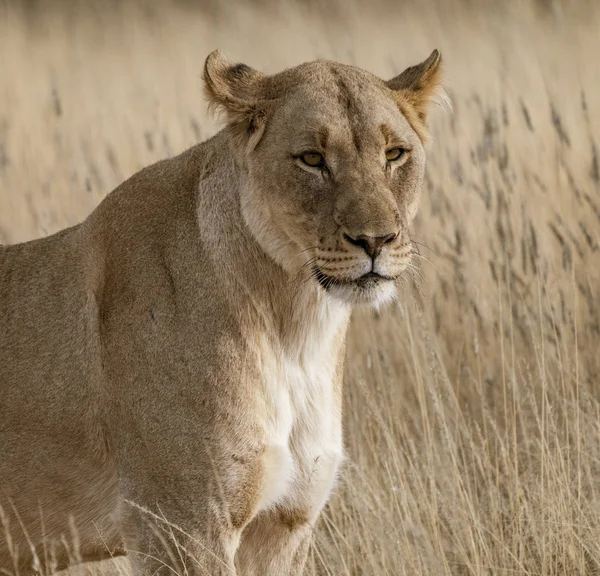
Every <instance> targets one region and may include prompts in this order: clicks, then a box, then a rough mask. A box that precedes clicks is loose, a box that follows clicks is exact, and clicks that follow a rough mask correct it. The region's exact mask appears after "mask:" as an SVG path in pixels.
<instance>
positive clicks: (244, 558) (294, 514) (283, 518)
mask: <svg viewBox="0 0 600 576" xmlns="http://www.w3.org/2000/svg"><path fill="white" fill-rule="evenodd" d="M311 537H312V523H311V522H310V520H309V517H308V512H307V511H305V510H301V509H293V508H282V507H277V508H276V509H274V510H267V511H264V512H262V513H261V514H259V515H258V516H257V517H256V518H255V519H254V520H253V521H252V522H251V523H250V524H249V525H248V527H247V528H246V530H245V531H244V534H243V537H242V542H241V544H240V548H239V550H238V553H237V556H236V565H237V567H238V571H239V575H240V576H301V575H302V574H303V573H304V565H305V564H306V559H307V556H308V550H309V547H310V542H311Z"/></svg>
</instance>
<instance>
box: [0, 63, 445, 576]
mask: <svg viewBox="0 0 600 576" xmlns="http://www.w3.org/2000/svg"><path fill="white" fill-rule="evenodd" d="M439 64H440V58H439V55H438V54H437V53H436V52H435V53H434V54H433V55H432V57H430V59H428V60H427V61H425V62H424V63H423V64H421V65H419V66H417V67H413V68H409V69H408V71H407V72H405V73H404V74H403V75H400V76H398V77H396V78H395V79H392V80H390V81H389V82H387V83H386V82H384V81H382V80H380V79H378V78H376V77H375V76H373V75H371V74H369V73H367V72H365V71H363V70H360V69H357V68H353V67H350V66H344V65H341V64H337V63H333V62H326V61H318V62H312V63H307V64H303V65H301V66H298V67H297V68H294V69H291V70H286V71H284V72H282V73H280V74H276V75H274V76H270V77H269V76H265V75H263V74H261V73H259V72H256V71H254V70H252V69H250V68H248V67H246V66H243V65H234V64H233V63H231V62H229V61H228V60H227V59H226V58H225V57H224V56H223V55H221V54H220V53H218V52H217V53H213V54H211V55H210V56H209V58H208V59H207V62H206V66H205V81H206V92H207V95H208V97H209V99H210V101H211V102H212V103H213V104H214V105H215V106H217V107H219V108H220V109H222V110H223V111H224V112H225V114H226V117H227V122H228V125H227V127H226V128H225V129H224V130H223V131H221V132H220V133H219V134H217V135H216V136H215V137H213V138H212V139H210V140H208V141H207V142H204V143H202V144H200V145H198V146H196V147H194V148H192V149H190V150H188V151H187V152H185V153H183V154H181V155H180V156H178V157H176V158H173V159H170V160H165V161H163V162H159V163H158V164H155V165H153V166H150V167H149V168H146V169H144V170H142V171H141V172H139V173H138V174H136V175H134V176H133V177H132V178H130V179H129V180H127V181H126V182H124V183H123V184H122V185H121V186H120V187H119V188H117V189H116V190H115V191H114V192H113V193H111V194H109V196H108V197H107V198H106V199H105V200H104V201H103V202H102V203H101V204H100V206H99V207H98V208H97V209H96V210H95V211H94V212H93V213H92V214H91V215H90V217H89V218H88V219H87V220H86V221H85V222H83V223H82V224H80V225H78V226H75V227H73V228H70V229H68V230H64V231H62V232H60V233H58V234H55V235H53V236H50V237H48V238H45V239H40V240H35V241H32V242H28V243H25V244H20V245H15V246H8V247H3V248H0V321H1V330H0V446H1V451H2V453H1V458H0V505H1V506H2V510H3V513H2V517H1V518H0V519H1V520H2V521H3V524H4V529H0V571H2V572H3V573H8V574H11V573H15V572H20V573H21V574H23V573H27V572H29V571H31V570H32V569H33V568H35V567H36V566H37V567H39V566H43V567H45V569H49V568H53V567H59V568H60V567H64V566H66V565H67V564H68V563H69V561H73V560H75V561H78V560H83V561H86V560H93V559H98V558H102V557H106V556H109V555H113V554H122V553H124V552H127V553H128V554H129V555H130V556H131V559H132V562H133V566H134V570H135V572H136V573H138V574H148V575H150V574H154V573H155V572H157V571H158V572H161V573H164V574H168V573H169V570H170V568H174V569H175V570H178V571H180V572H182V573H183V571H184V564H185V570H187V571H188V573H198V574H213V575H215V574H234V573H237V574H241V575H244V576H249V575H261V576H263V575H271V576H286V575H298V574H301V573H302V571H303V566H304V563H305V558H306V553H307V550H308V546H309V542H310V536H311V531H312V527H313V526H314V523H315V521H316V519H317V517H318V514H319V512H320V510H321V509H322V508H323V506H324V505H325V503H326V501H327V499H328V497H329V493H330V491H331V489H332V487H333V485H334V482H335V477H336V474H337V470H338V467H339V465H340V462H341V461H342V459H343V448H342V431H341V388H342V371H343V358H344V349H345V344H344V342H345V334H346V328H347V325H348V321H349V316H350V312H351V307H352V305H369V306H380V305H382V304H383V303H385V302H387V301H389V300H390V299H392V298H393V297H394V296H395V290H396V280H397V279H398V277H399V276H400V274H401V273H402V272H403V270H404V269H405V268H406V266H407V265H408V262H409V259H410V257H411V251H412V244H411V242H410V240H409V237H408V231H407V226H408V224H409V223H410V221H411V220H412V218H413V216H414V213H415V211H416V208H417V205H418V201H419V196H420V191H421V185H422V180H423V173H424V166H425V154H424V150H423V145H422V139H421V137H423V136H424V133H425V110H426V106H427V105H428V103H429V101H430V100H431V98H432V95H433V93H434V91H435V89H436V88H437V86H438V84H439V73H438V69H439ZM394 146H403V147H405V148H406V149H410V151H409V152H406V153H405V154H404V156H403V157H402V158H401V159H400V160H398V161H396V162H393V163H391V164H389V165H388V164H387V162H386V157H385V153H386V150H388V149H389V148H391V147H392V148H393V147H394ZM308 150H311V151H316V152H319V153H321V154H323V155H324V157H325V159H326V162H327V169H326V170H321V169H317V168H311V167H308V166H306V165H305V164H303V163H302V160H301V159H300V157H299V156H300V155H301V154H302V153H303V152H306V151H308ZM361 235H367V236H373V237H384V236H386V238H387V239H388V240H387V242H386V243H385V245H383V248H382V249H381V251H380V253H379V255H378V256H376V258H375V259H374V260H372V259H371V258H370V257H369V256H367V253H366V251H365V249H363V246H362V245H361V242H363V240H360V239H361V238H362V237H363V236H361ZM369 272H372V273H374V274H375V273H376V274H378V275H379V276H375V275H374V274H371V276H369V277H365V276H364V275H365V274H367V273H369ZM383 277H386V278H387V279H386V278H383ZM165 519H166V522H165V521H163V520H165ZM76 544H78V546H75V545H76ZM72 545H73V549H72V550H70V551H69V548H70V547H71V546H72ZM77 547H78V548H79V552H76V551H75V552H74V550H75V548H77ZM236 570H237V572H236Z"/></svg>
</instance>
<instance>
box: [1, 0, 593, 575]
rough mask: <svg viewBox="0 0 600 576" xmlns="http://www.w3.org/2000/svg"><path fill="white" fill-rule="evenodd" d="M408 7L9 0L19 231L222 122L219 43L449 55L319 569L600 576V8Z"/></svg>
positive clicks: (8, 111) (391, 55)
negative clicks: (401, 258) (410, 267)
mask: <svg viewBox="0 0 600 576" xmlns="http://www.w3.org/2000/svg"><path fill="white" fill-rule="evenodd" d="M398 4H399V3H392V2H389V1H378V2H375V3H374V4H371V8H366V4H362V8H361V4H358V3H357V4H352V5H350V4H349V3H343V2H342V1H341V0H339V2H337V3H332V4H328V5H323V4H317V3H314V2H303V3H299V4H295V5H286V4H283V3H276V2H269V3H264V2H261V3H257V4H255V5H254V7H252V6H250V3H245V4H237V5H234V4H229V5H228V7H227V8H224V7H218V6H217V4H216V3H212V4H210V3H203V5H202V6H200V7H199V6H197V5H196V4H194V3H192V2H184V1H183V0H179V1H176V0H171V2H169V3H162V4H158V3H156V4H150V3H143V2H138V3H136V4H131V3H124V4H123V3H122V4H120V5H117V4H116V3H115V4H113V3H111V4H110V8H108V7H107V5H106V4H105V5H104V8H103V9H99V8H96V9H92V8H91V7H87V6H86V5H85V4H84V3H82V2H78V3H69V4H68V5H67V4H66V3H64V4H61V3H52V4H51V5H48V4H46V5H41V4H37V5H34V7H33V8H32V7H31V6H28V7H27V8H23V7H22V6H19V5H17V4H14V3H12V2H11V3H8V4H7V3H6V1H5V2H4V4H3V3H2V2H0V240H1V241H4V242H11V243H12V242H17V241H22V240H26V239H29V238H33V237H36V236H40V235H44V234H49V233H51V232H54V231H56V230H58V229H59V228H62V227H64V226H67V225H69V224H73V223H76V222H78V221H80V220H81V219H82V218H84V217H85V216H86V215H87V214H88V213H89V212H90V211H91V210H92V209H93V208H94V207H95V206H96V205H97V204H98V202H99V201H100V200H101V199H102V198H103V197H104V196H105V195H106V194H107V193H108V192H109V191H110V190H111V189H112V188H113V187H115V186H116V185H117V184H119V183H120V182H121V181H122V180H123V179H124V178H125V177H127V176H128V175H130V174H132V173H133V172H135V171H137V170H138V169H139V168H141V167H142V166H144V165H146V164H148V163H150V162H153V161H155V160H157V159H159V158H162V157H164V156H167V155H171V154H175V153H176V152H178V151H180V150H183V149H184V148H186V147H188V146H190V145H191V144H193V143H194V142H195V141H197V140H198V139H204V138H205V137H206V136H208V135H210V134H212V133H213V132H214V131H215V129H216V124H215V123H214V121H213V120H212V119H210V118H208V117H207V115H206V105H205V103H204V102H203V101H202V99H201V90H200V80H199V78H200V71H201V69H202V64H203V60H204V58H205V56H206V55H207V53H208V52H209V51H211V50H213V49H214V48H216V47H220V48H222V49H223V50H224V51H225V52H226V53H227V54H228V55H230V56H231V57H232V58H233V59H236V60H243V61H246V62H248V63H249V64H251V65H253V66H255V67H258V68H261V69H262V70H264V71H266V72H272V71H277V70H279V69H281V68H283V67H286V66H289V65H293V64H296V63H299V62H301V61H304V60H308V59H312V58H315V57H328V58H333V59H337V60H340V61H344V62H347V63H353V64H357V65H359V66H362V67H365V68H367V69H370V70H372V71H373V72H375V73H378V74H380V75H382V76H391V75H392V74H394V73H397V72H398V71H400V70H401V69H403V68H404V67H405V66H407V65H410V64H413V63H415V62H416V61H418V60H420V59H422V58H424V57H425V56H427V55H428V54H429V52H430V51H431V49H432V48H434V47H438V48H440V49H441V50H442V52H443V54H444V56H445V58H446V62H447V74H448V84H449V87H450V94H451V96H452V100H453V103H454V113H453V114H452V115H449V114H443V113H436V114H435V115H434V117H433V122H432V124H433V133H434V136H435V142H434V145H433V147H432V149H431V153H430V161H429V166H428V177H427V182H426V187H425V192H424V200H423V204H422V209H421V211H420V215H419V217H418V220H417V222H416V224H415V238H416V239H417V240H418V241H419V242H420V243H421V255H422V261H421V266H422V270H423V276H424V278H423V281H422V282H421V285H420V294H415V293H414V292H413V291H412V290H410V289H409V288H407V290H406V295H405V297H404V298H403V300H402V303H401V304H400V305H399V306H397V307H396V308H394V309H388V310H386V311H384V312H382V313H381V315H379V316H373V315H371V314H366V315H362V316H359V317H356V319H355V321H354V323H353V327H352V334H351V339H350V342H349V349H348V362H347V374H346V391H345V394H346V397H345V430H346V442H347V448H348V454H349V459H348V462H347V464H346V467H345V471H344V475H343V479H342V482H341V483H340V486H339V487H338V489H337V492H336V495H335V497H334V498H333V500H332V502H331V505H330V506H329V507H328V508H327V510H326V512H325V513H324V515H323V518H322V521H321V522H320V525H319V529H318V531H317V533H316V535H315V541H314V546H313V549H312V553H311V561H310V566H309V569H308V571H307V572H308V573H309V574H332V575H333V574H335V575H338V574H353V575H354V574H377V575H380V574H381V575H383V574H386V575H400V574H408V575H412V574H428V575H438V574H440V575H441V574H472V575H483V574H490V575H505V574H506V575H509V574H531V575H546V574H600V493H599V490H600V401H599V399H600V396H599V395H600V385H599V383H598V376H599V369H600V355H598V350H599V349H600V303H599V299H598V293H599V288H600V250H599V249H600V167H599V163H600V160H599V158H598V156H599V152H598V146H600V142H599V141H598V128H600V106H599V102H600V83H599V82H600V64H599V63H598V59H597V54H598V51H599V50H600V38H599V35H598V30H600V9H598V8H594V5H593V3H584V2H580V3H574V2H571V3H569V2H559V1H554V2H552V1H546V2H542V1H538V2H533V1H531V2H529V1H521V2H511V3H504V5H502V6H501V5H500V3H492V2H486V3H481V2H475V1H473V0H462V1H448V2H441V1H440V2H433V1H431V0H429V1H426V2H422V3H419V4H418V5H417V4H409V3H402V5H401V6H399V5H398Z"/></svg>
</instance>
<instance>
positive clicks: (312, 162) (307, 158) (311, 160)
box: [300, 152, 325, 168]
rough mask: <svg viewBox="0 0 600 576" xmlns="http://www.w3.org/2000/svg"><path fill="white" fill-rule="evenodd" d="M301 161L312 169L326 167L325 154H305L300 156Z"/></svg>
mask: <svg viewBox="0 0 600 576" xmlns="http://www.w3.org/2000/svg"><path fill="white" fill-rule="evenodd" d="M300 160H302V162H304V163H305V164H306V165H307V166H310V167H311V168H322V167H323V166H325V158H323V154H319V153H318V152H305V153H304V154H302V155H301V156H300Z"/></svg>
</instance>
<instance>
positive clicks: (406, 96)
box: [386, 50, 444, 124]
mask: <svg viewBox="0 0 600 576" xmlns="http://www.w3.org/2000/svg"><path fill="white" fill-rule="evenodd" d="M442 76H443V74H442V55H441V54H440V53H439V52H438V51H437V50H434V51H433V52H432V53H431V55H430V56H429V58H427V60H424V61H423V62H421V63H420V64H417V65H416V66H411V67H410V68H407V69H406V70H405V71H404V72H402V74H399V75H398V76H395V77H394V78H392V79H391V80H388V81H387V82H386V85H387V87H388V88H390V89H391V90H393V91H394V92H396V93H397V96H398V97H399V99H400V101H403V102H405V103H407V104H408V105H410V106H411V107H412V109H413V110H414V111H415V112H416V114H417V116H418V118H419V120H420V121H421V122H422V123H423V124H424V123H425V122H426V120H427V113H428V111H429V106H430V104H431V103H432V102H434V101H436V100H437V99H438V98H439V97H441V98H442V99H443V98H444V92H443V88H442Z"/></svg>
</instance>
